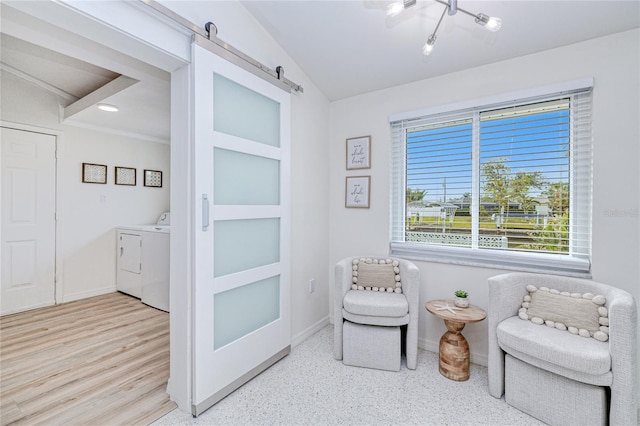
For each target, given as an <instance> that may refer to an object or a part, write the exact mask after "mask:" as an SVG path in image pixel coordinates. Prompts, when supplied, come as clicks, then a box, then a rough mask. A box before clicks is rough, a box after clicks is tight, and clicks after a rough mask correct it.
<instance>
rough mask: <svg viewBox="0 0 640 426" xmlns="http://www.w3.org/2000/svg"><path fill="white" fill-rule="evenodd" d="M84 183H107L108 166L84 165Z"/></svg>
mask: <svg viewBox="0 0 640 426" xmlns="http://www.w3.org/2000/svg"><path fill="white" fill-rule="evenodd" d="M82 182H84V183H103V184H104V183H107V166H105V165H104V164H92V163H82Z"/></svg>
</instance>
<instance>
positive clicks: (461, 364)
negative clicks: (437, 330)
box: [439, 320, 469, 382]
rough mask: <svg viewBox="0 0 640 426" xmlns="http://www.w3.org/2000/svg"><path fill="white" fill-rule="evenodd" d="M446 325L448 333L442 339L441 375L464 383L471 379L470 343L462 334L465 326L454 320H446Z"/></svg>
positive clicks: (440, 352)
mask: <svg viewBox="0 0 640 426" xmlns="http://www.w3.org/2000/svg"><path fill="white" fill-rule="evenodd" d="M444 323H445V325H446V326H447V332H446V333H444V334H443V335H442V337H441V338H440V351H439V370H440V374H442V375H443V376H444V377H446V378H448V379H451V380H456V381H459V382H463V381H465V380H468V379H469V343H468V342H467V339H465V338H464V336H463V335H462V334H461V333H460V332H461V331H462V329H463V328H464V325H465V324H464V323H463V322H457V321H452V320H444Z"/></svg>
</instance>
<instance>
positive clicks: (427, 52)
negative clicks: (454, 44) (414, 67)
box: [422, 34, 436, 56]
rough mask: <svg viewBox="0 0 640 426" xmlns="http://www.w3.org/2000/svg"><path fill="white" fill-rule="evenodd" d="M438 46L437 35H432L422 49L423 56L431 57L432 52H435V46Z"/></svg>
mask: <svg viewBox="0 0 640 426" xmlns="http://www.w3.org/2000/svg"><path fill="white" fill-rule="evenodd" d="M434 44H436V35H435V34H431V35H430V36H429V38H428V39H427V42H426V43H425V44H424V46H423V47H422V54H423V55H424V56H429V55H430V54H431V52H433V45H434Z"/></svg>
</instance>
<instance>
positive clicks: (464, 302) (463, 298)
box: [453, 290, 469, 308]
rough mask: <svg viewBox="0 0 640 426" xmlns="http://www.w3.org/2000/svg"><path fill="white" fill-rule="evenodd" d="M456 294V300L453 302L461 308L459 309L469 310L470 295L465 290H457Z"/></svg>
mask: <svg viewBox="0 0 640 426" xmlns="http://www.w3.org/2000/svg"><path fill="white" fill-rule="evenodd" d="M454 294H455V295H456V298H455V300H454V301H453V303H454V304H455V305H456V306H457V307H459V308H467V307H469V299H467V297H468V296H469V293H467V292H466V291H464V290H456V292H455V293H454Z"/></svg>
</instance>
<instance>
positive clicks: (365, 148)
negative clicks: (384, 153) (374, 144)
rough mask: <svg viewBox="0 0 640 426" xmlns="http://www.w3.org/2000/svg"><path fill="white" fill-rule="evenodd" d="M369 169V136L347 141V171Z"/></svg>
mask: <svg viewBox="0 0 640 426" xmlns="http://www.w3.org/2000/svg"><path fill="white" fill-rule="evenodd" d="M369 168H371V136H360V137H357V138H350V139H347V170H352V169H369Z"/></svg>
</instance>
